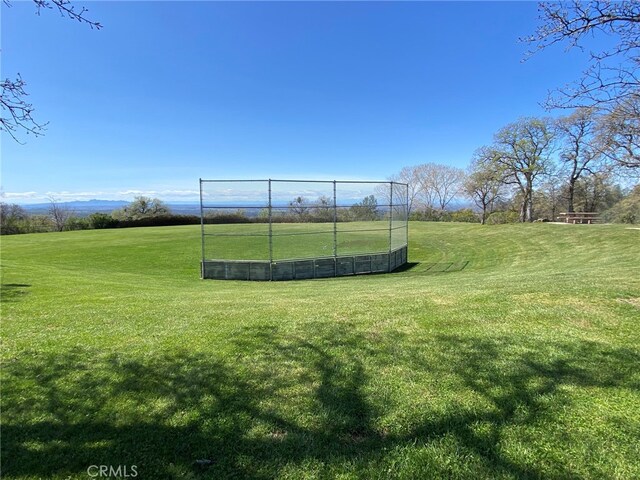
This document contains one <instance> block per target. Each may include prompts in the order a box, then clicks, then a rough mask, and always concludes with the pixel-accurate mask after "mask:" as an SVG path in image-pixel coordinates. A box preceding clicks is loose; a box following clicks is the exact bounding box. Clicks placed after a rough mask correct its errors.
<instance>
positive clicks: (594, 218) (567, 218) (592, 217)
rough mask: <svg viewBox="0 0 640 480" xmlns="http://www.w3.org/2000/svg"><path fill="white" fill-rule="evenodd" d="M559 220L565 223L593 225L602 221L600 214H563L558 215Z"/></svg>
mask: <svg viewBox="0 0 640 480" xmlns="http://www.w3.org/2000/svg"><path fill="white" fill-rule="evenodd" d="M558 220H559V221H561V222H564V223H574V224H575V223H586V224H592V223H596V222H598V221H600V214H599V213H598V212H563V213H560V214H559V215H558Z"/></svg>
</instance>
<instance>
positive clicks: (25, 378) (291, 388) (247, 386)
mask: <svg viewBox="0 0 640 480" xmlns="http://www.w3.org/2000/svg"><path fill="white" fill-rule="evenodd" d="M313 327H314V328H313V329H312V332H311V333H310V334H308V335H306V334H305V335H301V334H291V333H288V332H284V331H282V330H280V329H279V328H278V327H277V326H262V327H252V328H244V329H241V330H240V331H239V332H238V334H237V335H236V336H235V338H234V339H233V344H234V348H233V350H232V351H233V352H234V353H233V355H227V356H225V357H220V358H217V357H214V356H212V355H210V354H204V353H197V352H176V353H172V354H170V355H169V354H164V355H163V354H153V355H150V356H139V357H135V358H130V357H127V356H125V355H121V354H115V353H114V354H105V355H100V354H97V353H95V352H91V351H88V350H85V349H75V350H72V351H68V352H65V353H61V354H58V355H51V354H44V353H39V352H34V351H31V352H23V353H21V354H20V355H19V356H17V357H15V358H12V359H9V361H7V362H6V363H5V366H4V369H3V376H4V382H3V384H4V385H3V386H4V398H3V410H4V411H3V423H4V425H3V442H2V460H3V462H2V463H3V466H4V469H3V470H4V471H3V475H4V478H13V477H19V476H34V477H43V478H67V477H68V476H71V477H72V478H73V477H74V476H75V477H77V478H86V475H87V474H86V469H87V467H88V466H90V465H113V466H118V465H136V466H137V471H138V472H139V478H175V477H186V478H273V477H274V476H278V475H281V474H283V472H286V471H291V469H294V470H295V469H296V468H299V469H304V468H306V467H305V466H309V465H312V466H313V468H316V469H320V472H324V474H323V475H324V476H327V477H332V476H335V474H337V473H338V472H341V471H344V469H347V468H348V469H350V471H352V472H354V473H355V475H356V476H359V477H362V478H370V477H371V476H375V475H374V474H375V472H380V473H379V475H377V476H380V477H398V476H404V477H405V478H411V477H412V476H414V477H415V476H416V475H418V476H424V475H428V476H435V477H441V476H451V475H453V473H452V472H454V470H451V469H452V468H456V465H458V467H459V466H460V465H464V462H465V460H464V458H468V459H471V460H469V461H468V462H467V463H468V465H467V467H469V468H473V469H474V470H473V472H474V473H475V474H476V475H475V476H477V477H478V478H481V477H486V478H500V477H503V478H514V477H515V478H539V477H547V478H569V477H571V476H573V473H572V471H571V466H570V465H565V464H557V465H552V466H551V467H549V466H548V465H547V466H546V467H544V466H543V464H535V463H534V464H531V463H526V462H520V461H517V460H514V459H513V458H512V457H508V456H507V455H506V454H505V453H504V452H503V450H502V449H501V448H500V438H501V436H502V433H503V431H504V429H505V428H508V427H510V426H513V425H524V426H526V425H533V424H534V423H536V422H540V421H542V420H544V419H545V418H547V417H549V416H553V415H555V414H556V413H557V412H558V411H560V410H561V409H563V408H566V407H567V406H569V405H570V402H571V399H570V398H569V397H567V396H566V395H564V394H562V392H561V389H562V387H563V386H568V385H571V386H577V387H587V388H590V387H599V388H607V387H616V388H618V387H624V388H630V389H634V390H635V391H637V390H638V388H639V385H638V383H637V377H634V373H633V372H632V371H631V368H632V367H629V366H630V365H631V366H633V365H637V364H638V363H639V361H640V358H639V356H638V355H637V354H636V353H634V352H632V351H630V350H625V349H614V348H610V347H608V346H604V345H601V344H597V343H588V342H574V343H563V342H557V343H554V344H553V345H550V346H548V347H545V348H542V349H536V348H535V346H534V345H533V344H524V345H523V348H522V349H521V350H520V351H518V352H516V353H513V351H510V350H508V348H507V347H508V346H509V345H512V341H513V339H511V338H506V337H505V338H497V339H490V338H486V337H462V336H456V335H451V336H440V337H438V338H436V339H435V340H434V341H433V344H432V346H431V347H429V348H430V349H431V351H432V354H430V355H429V354H426V352H425V350H424V349H421V348H419V347H418V346H417V343H416V342H411V341H409V339H408V338H406V337H405V336H403V335H402V334H399V333H397V332H396V333H393V334H391V333H389V334H386V335H382V336H380V335H378V336H376V337H375V340H372V338H371V337H369V336H367V335H366V333H362V332H357V331H355V329H354V328H352V327H353V326H351V325H349V324H339V325H338V324H336V325H326V324H321V323H318V324H317V325H314V326H313ZM398 346H401V348H398ZM434 351H435V353H434ZM551 351H552V352H553V355H551V356H550V355H549V352H551ZM505 365H506V366H508V367H505ZM386 367H394V368H399V369H400V371H402V372H408V373H407V374H409V373H411V374H422V375H425V376H429V377H430V378H445V379H448V380H449V381H450V382H452V383H453V384H454V385H456V388H459V389H460V390H461V391H463V392H464V393H466V394H467V395H471V396H473V397H475V398H477V399H479V400H482V401H483V402H485V404H486V407H484V408H478V406H477V405H476V406H473V407H465V406H464V405H463V404H460V405H459V406H458V408H449V409H446V410H445V411H441V410H437V409H430V407H429V405H428V403H427V404H424V405H423V406H422V407H421V409H422V410H421V411H418V415H416V419H415V421H413V422H412V423H411V424H410V425H409V427H408V428H406V429H393V428H391V429H386V428H383V427H381V425H382V423H381V422H380V419H381V418H382V417H383V416H385V415H387V414H390V413H393V412H394V409H395V408H397V407H395V406H394V401H393V398H392V399H391V400H390V401H387V400H385V399H384V398H382V397H378V396H377V395H376V393H375V392H374V391H372V390H371V389H370V388H368V387H369V386H370V385H371V382H372V380H373V379H374V378H375V376H376V375H377V372H379V371H380V370H381V369H384V368H386ZM389 382H393V379H389ZM430 393H431V395H436V396H437V395H445V394H449V395H450V394H452V392H448V393H446V392H444V391H443V392H439V391H437V390H435V391H432V392H430ZM416 400H417V399H416ZM478 424H485V425H487V429H486V430H485V431H484V433H482V434H480V433H478V432H477V430H476V429H475V428H474V426H476V425H478ZM445 438H447V439H449V440H451V441H452V442H453V447H452V448H451V450H450V451H449V450H446V449H445V450H443V451H440V454H443V453H444V454H446V455H449V460H448V461H447V462H437V461H435V460H434V459H433V458H432V459H430V460H429V461H425V460H424V459H423V460H422V463H420V462H418V461H417V460H416V461H415V462H414V463H411V462H405V464H404V465H403V466H402V465H401V466H394V465H393V462H390V460H389V455H390V452H398V451H406V452H408V453H407V455H409V456H410V455H411V451H412V449H420V448H422V447H428V446H429V445H436V444H438V442H440V441H441V440H443V439H445ZM439 445H440V444H439ZM438 448H444V447H442V446H440V447H438ZM434 458H437V457H434ZM198 459H208V460H212V463H211V464H210V465H209V466H206V467H201V466H198V465H197V464H196V463H195V461H196V460H198ZM425 462H426V463H425ZM594 468H595V467H594ZM381 469H383V470H381ZM411 469H413V470H411ZM596 473H597V472H596ZM454 476H455V475H454ZM463 476H464V475H463Z"/></svg>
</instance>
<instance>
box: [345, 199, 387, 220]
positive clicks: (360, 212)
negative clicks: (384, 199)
mask: <svg viewBox="0 0 640 480" xmlns="http://www.w3.org/2000/svg"><path fill="white" fill-rule="evenodd" d="M349 213H350V216H351V218H352V219H353V220H355V221H372V220H378V218H379V217H380V215H379V213H378V201H377V200H376V197H375V196H374V195H368V196H366V197H364V199H363V200H362V201H361V202H358V203H356V204H355V205H352V206H351V207H350V208H349Z"/></svg>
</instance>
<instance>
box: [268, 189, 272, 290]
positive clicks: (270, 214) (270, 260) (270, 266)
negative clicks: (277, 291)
mask: <svg viewBox="0 0 640 480" xmlns="http://www.w3.org/2000/svg"><path fill="white" fill-rule="evenodd" d="M271 209H272V203H271V179H269V280H273V227H272V225H271V223H272V222H271V219H272V212H271Z"/></svg>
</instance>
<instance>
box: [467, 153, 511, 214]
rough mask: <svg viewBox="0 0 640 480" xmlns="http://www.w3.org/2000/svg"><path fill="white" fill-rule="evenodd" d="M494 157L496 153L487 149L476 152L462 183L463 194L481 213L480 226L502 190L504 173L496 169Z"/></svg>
mask: <svg viewBox="0 0 640 480" xmlns="http://www.w3.org/2000/svg"><path fill="white" fill-rule="evenodd" d="M495 155H497V152H496V151H495V150H493V149H491V148H489V147H481V148H479V149H478V150H476V152H475V153H474V158H473V160H472V162H471V166H470V167H469V172H468V173H467V176H466V180H465V183H464V191H465V193H466V194H467V196H468V197H469V198H471V200H473V202H474V203H475V204H476V206H477V207H478V208H480V210H481V211H482V214H481V215H480V223H481V224H482V225H484V224H485V221H486V220H487V215H489V214H490V213H492V212H493V208H494V205H495V203H496V201H497V200H498V199H499V198H500V197H501V195H502V191H503V190H504V184H503V182H502V179H503V177H504V173H503V172H502V170H501V169H499V168H497V167H498V165H496V163H495V162H494V156H495Z"/></svg>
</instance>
